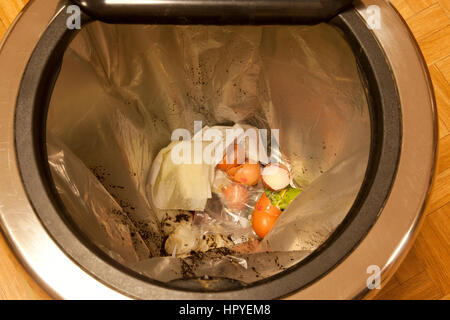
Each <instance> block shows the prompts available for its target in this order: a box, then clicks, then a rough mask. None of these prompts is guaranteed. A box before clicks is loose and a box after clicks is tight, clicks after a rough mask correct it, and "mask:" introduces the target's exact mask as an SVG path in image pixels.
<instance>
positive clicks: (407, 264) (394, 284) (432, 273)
mask: <svg viewBox="0 0 450 320" xmlns="http://www.w3.org/2000/svg"><path fill="white" fill-rule="evenodd" d="M40 1H43V0H40ZM27 2H28V0H0V39H1V38H2V37H3V35H4V33H5V32H6V30H7V28H8V26H9V25H10V24H11V22H12V21H13V20H14V18H15V17H16V15H17V13H18V12H19V11H20V10H21V8H22V7H23V6H24V5H25V4H26V3H27ZM391 2H392V3H393V4H394V5H395V6H396V8H397V9H398V10H399V12H400V13H401V14H402V15H403V17H404V18H405V20H406V22H407V23H408V25H409V26H410V28H411V30H412V31H413V33H414V35H415V36H416V38H417V40H418V42H419V45H420V47H421V49H422V51H423V53H424V55H425V59H426V61H427V64H428V67H429V69H430V73H431V78H432V81H433V85H434V89H435V92H436V99H437V105H438V112H439V129H440V134H439V136H440V140H439V144H440V145H439V147H440V148H439V149H440V150H439V161H438V162H439V163H438V170H437V174H436V182H435V185H434V188H433V192H432V194H431V199H430V202H429V205H428V208H427V210H426V218H425V222H424V224H423V227H422V229H421V231H420V233H419V236H418V238H417V240H416V242H415V244H414V246H413V248H412V250H411V252H410V253H409V255H408V256H407V257H406V259H405V261H404V262H403V263H402V265H401V266H400V268H399V270H398V271H397V273H396V274H395V275H394V276H393V277H392V279H391V280H390V281H389V282H388V283H386V284H382V289H381V290H380V292H379V293H378V295H377V296H376V298H377V299H450V0H392V1H391ZM46 298H48V296H47V295H46V294H45V293H44V292H43V291H42V290H41V289H40V288H39V287H38V286H37V285H36V284H35V283H34V281H33V280H32V279H31V278H30V277H29V276H28V275H27V274H26V272H25V271H24V270H23V268H22V267H21V266H20V264H19V263H18V262H17V260H16V259H15V257H14V256H13V254H12V253H11V251H10V250H9V248H8V246H7V245H6V243H5V242H4V240H3V239H2V238H1V236H0V299H46Z"/></svg>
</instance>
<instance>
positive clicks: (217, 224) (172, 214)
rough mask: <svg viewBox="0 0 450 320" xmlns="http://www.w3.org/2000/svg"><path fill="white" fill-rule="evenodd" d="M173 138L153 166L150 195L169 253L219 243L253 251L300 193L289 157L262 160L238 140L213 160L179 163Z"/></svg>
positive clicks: (186, 252) (208, 247) (179, 253)
mask: <svg viewBox="0 0 450 320" xmlns="http://www.w3.org/2000/svg"><path fill="white" fill-rule="evenodd" d="M177 143H185V141H184V142H181V141H180V142H175V143H174V142H172V143H171V144H170V145H169V146H168V147H166V148H164V149H163V150H161V151H160V153H159V154H158V156H157V158H156V160H155V162H154V163H156V165H155V164H154V165H153V167H152V173H151V182H152V190H151V192H152V200H153V203H154V204H155V205H156V207H157V209H158V211H159V218H160V221H161V225H162V231H163V233H164V234H165V236H166V240H165V243H164V251H165V254H166V255H172V256H177V257H185V256H189V255H191V254H193V253H195V252H206V251H208V250H211V249H216V248H230V249H233V250H235V251H237V252H250V251H254V250H255V248H257V244H258V242H259V241H260V240H261V239H264V238H265V237H266V236H267V235H268V234H269V232H270V231H271V230H272V228H273V227H274V225H275V224H276V222H277V220H278V218H279V217H280V216H281V215H282V214H283V211H284V210H286V208H287V207H288V206H289V205H290V204H291V202H292V201H293V200H294V199H295V198H296V197H297V196H298V195H299V194H300V193H301V189H300V188H297V187H296V186H295V185H294V183H293V180H292V175H291V170H290V168H289V166H288V165H287V164H286V163H287V162H286V161H283V163H282V162H274V163H268V164H266V165H263V164H262V163H261V162H259V161H255V160H252V159H250V157H249V156H248V154H247V153H246V152H245V150H244V148H243V147H242V146H241V145H239V144H237V143H236V142H234V143H233V144H232V145H229V146H228V148H226V150H225V155H224V156H223V158H222V160H221V161H220V162H219V163H217V164H215V165H208V164H203V165H202V164H175V163H173V162H172V160H171V159H170V156H169V152H170V151H171V150H172V149H173V148H174V147H176V145H177Z"/></svg>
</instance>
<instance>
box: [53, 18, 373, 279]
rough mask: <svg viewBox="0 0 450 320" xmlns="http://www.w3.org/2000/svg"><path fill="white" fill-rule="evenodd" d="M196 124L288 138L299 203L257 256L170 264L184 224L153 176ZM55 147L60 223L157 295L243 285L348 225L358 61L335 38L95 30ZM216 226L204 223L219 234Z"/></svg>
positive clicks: (284, 142) (319, 31)
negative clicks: (158, 202) (173, 226)
mask: <svg viewBox="0 0 450 320" xmlns="http://www.w3.org/2000/svg"><path fill="white" fill-rule="evenodd" d="M194 121H202V124H203V125H204V126H210V127H212V126H216V125H229V126H232V125H234V124H243V125H250V126H254V127H256V128H260V129H268V130H270V129H279V134H280V139H279V145H280V150H281V152H282V155H283V158H284V159H285V160H286V161H288V163H289V165H290V166H291V168H292V174H293V178H294V181H295V183H296V185H298V186H300V187H301V188H302V189H303V192H302V193H301V194H300V195H299V196H298V197H297V198H296V199H295V200H294V202H293V203H292V204H291V205H290V206H289V207H288V208H287V209H286V210H285V211H284V212H283V214H282V215H281V216H280V218H279V219H278V221H277V223H276V224H275V226H274V228H273V229H272V231H271V232H270V233H269V234H268V235H267V236H266V237H265V238H264V239H263V240H262V241H260V242H259V243H258V242H252V243H251V244H249V245H248V246H247V248H246V247H245V244H244V246H242V245H241V246H238V247H236V248H231V249H230V248H218V249H214V250H210V251H207V252H197V253H193V254H190V255H189V254H187V255H184V256H175V255H171V254H170V253H168V254H167V253H165V252H164V250H163V249H164V242H165V236H164V235H165V233H164V232H163V231H164V230H163V228H164V226H163V224H162V219H163V217H164V216H167V215H172V216H173V215H176V214H177V212H171V211H170V210H159V209H157V208H156V206H155V205H154V203H152V198H151V196H150V168H151V166H152V163H153V161H154V159H155V157H156V155H157V154H158V152H159V151H160V150H161V149H163V148H164V147H166V146H167V145H168V144H169V143H170V142H171V141H170V138H171V133H172V132H173V130H175V129H178V128H186V129H188V130H190V132H191V134H193V133H194V132H193V124H194ZM47 147H48V161H49V166H50V170H51V173H52V176H53V179H54V184H55V187H56V190H57V192H58V193H59V194H60V197H61V199H62V202H63V203H64V205H65V208H66V210H65V214H67V215H68V217H69V218H70V220H71V221H72V222H73V224H74V225H75V226H76V227H77V228H78V229H79V231H80V232H81V233H82V234H83V236H84V237H86V238H89V240H90V241H92V242H93V243H95V244H96V245H97V246H98V247H99V248H100V249H101V250H103V251H104V252H105V253H106V254H108V255H109V256H110V257H112V258H113V259H115V260H117V261H119V262H120V263H122V264H123V265H125V266H127V267H129V268H131V269H133V270H134V271H136V272H139V273H141V274H143V275H146V276H148V277H150V278H152V279H156V280H159V281H161V282H171V281H174V280H180V279H188V278H198V277H205V276H208V277H218V278H228V279H234V280H238V281H240V282H242V283H244V284H248V283H252V282H255V281H258V280H261V279H263V278H266V277H269V276H272V275H274V274H277V273H279V272H281V271H283V270H286V269H288V268H289V267H291V266H293V265H295V264H296V263H298V262H299V261H301V260H302V259H304V258H305V257H306V256H307V255H308V254H309V253H311V252H312V251H314V250H315V249H317V248H318V247H319V246H321V245H322V244H323V243H324V242H325V241H326V240H327V239H328V238H329V236H330V235H331V233H332V232H333V231H334V230H335V229H336V227H337V226H338V225H339V224H340V223H341V222H342V220H343V219H344V217H345V216H346V214H347V212H348V210H349V209H350V207H351V205H352V204H353V202H354V200H355V198H356V196H357V194H358V191H359V189H360V187H361V184H362V182H363V179H364V175H365V171H366V168H367V163H368V157H369V148H370V117H369V111H368V102H367V97H366V91H365V87H364V81H363V79H362V77H361V75H360V73H359V69H358V66H357V62H356V59H355V56H354V55H353V53H352V51H351V48H350V46H349V45H348V44H347V42H346V40H345V38H344V36H343V35H342V34H341V32H340V31H339V30H338V29H336V28H335V27H333V26H330V25H328V24H319V25H315V26H146V25H132V26H131V25H108V24H102V23H99V22H95V23H92V24H90V25H88V26H86V27H85V28H83V30H82V31H81V32H80V33H79V34H78V35H77V36H76V38H75V39H74V40H73V42H72V43H71V45H70V47H69V48H68V50H67V52H66V54H65V57H64V60H63V64H62V68H61V72H60V74H59V77H58V79H57V81H56V85H55V89H54V92H53V96H52V99H51V102H50V109H49V113H48V119H47ZM211 207H214V206H211V205H207V208H208V210H211ZM213 211H214V210H213ZM203 214H205V215H208V212H207V211H205V212H204V213H203ZM219 216H220V213H216V215H215V216H214V212H212V213H211V215H210V216H209V220H208V219H206V220H208V221H212V222H210V225H209V226H208V225H206V229H207V230H209V232H210V233H211V230H215V229H214V223H215V221H216V220H215V219H217V217H219ZM198 217H200V218H202V216H201V215H200V214H199V215H198V216H197V220H198ZM211 217H213V218H211ZM214 217H215V218H214ZM216 222H217V221H216ZM206 223H207V222H206ZM218 227H223V225H221V226H218ZM227 228H229V230H232V229H233V228H232V226H230V225H228V227H226V228H222V229H225V230H226V229H227ZM204 229H205V228H204ZM196 230H200V231H195V232H202V231H201V228H197V229H196ZM193 232H194V231H193ZM255 243H256V244H255Z"/></svg>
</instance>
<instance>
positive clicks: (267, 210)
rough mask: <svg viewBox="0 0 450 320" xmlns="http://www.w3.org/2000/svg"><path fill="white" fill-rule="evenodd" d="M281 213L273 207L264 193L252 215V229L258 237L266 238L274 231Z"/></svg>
mask: <svg viewBox="0 0 450 320" xmlns="http://www.w3.org/2000/svg"><path fill="white" fill-rule="evenodd" d="M281 213H282V212H281V210H280V209H278V208H277V207H275V206H274V205H272V203H271V202H270V199H269V198H268V197H267V196H266V194H265V193H263V194H262V196H261V198H259V200H258V202H257V203H256V205H255V210H254V211H253V214H252V227H253V230H254V231H255V233H256V234H257V235H258V237H260V238H264V237H265V236H266V235H267V234H268V233H269V231H270V230H272V228H273V226H274V225H275V222H276V221H277V220H278V217H279V216H280V215H281Z"/></svg>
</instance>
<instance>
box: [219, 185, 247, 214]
mask: <svg viewBox="0 0 450 320" xmlns="http://www.w3.org/2000/svg"><path fill="white" fill-rule="evenodd" d="M222 194H223V197H224V202H225V204H226V205H227V206H228V207H230V208H231V209H235V210H242V209H243V208H244V206H245V204H246V203H247V200H248V191H247V189H246V188H245V187H244V186H243V185H241V184H237V183H234V184H231V185H229V186H226V187H224V188H223V189H222Z"/></svg>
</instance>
